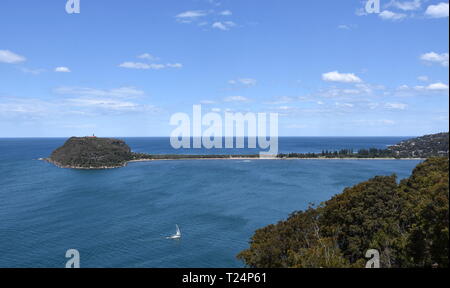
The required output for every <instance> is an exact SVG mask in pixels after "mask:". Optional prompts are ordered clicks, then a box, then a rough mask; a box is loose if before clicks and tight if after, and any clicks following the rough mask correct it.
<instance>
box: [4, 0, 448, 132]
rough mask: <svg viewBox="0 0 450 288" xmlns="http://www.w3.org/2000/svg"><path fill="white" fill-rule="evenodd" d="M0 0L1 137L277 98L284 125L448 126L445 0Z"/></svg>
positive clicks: (153, 124) (351, 128)
mask: <svg viewBox="0 0 450 288" xmlns="http://www.w3.org/2000/svg"><path fill="white" fill-rule="evenodd" d="M80 3H81V13H80V14H67V13H66V11H65V5H66V0H42V1H28V0H1V1H0V137H57V136H64V137H65V136H72V135H77V136H83V135H89V134H92V133H96V134H97V135H100V136H169V135H170V132H171V131H172V130H173V129H174V127H173V126H170V125H169V120H170V117H171V115H172V114H174V113H177V112H186V113H192V105H194V104H202V107H203V111H204V112H209V111H217V112H219V111H220V113H223V112H224V111H233V112H243V113H244V112H277V113H280V127H279V130H280V135H283V136H390V135H408V136H413V135H422V134H428V133H435V132H441V131H448V114H449V111H448V104H449V103H448V101H449V90H448V71H449V68H448V43H449V39H448V32H449V31H448V25H449V23H448V2H445V1H442V0H438V1H434V0H406V1H400V0H399V1H391V0H381V13H380V14H367V13H365V9H364V7H365V4H366V3H365V1H360V0H340V1H336V0H323V1H322V0H320V1H319V0H314V1H312V0H311V1H306V0H304V1H303V0H302V1H298V0H285V1H269V0H264V1H261V0H182V1H181V0H178V1H175V0H164V1H162V0H159V1H156V0H132V1H125V0H110V1H107V0H95V1H93V0H89V1H87V0H81V1H80Z"/></svg>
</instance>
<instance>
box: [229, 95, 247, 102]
mask: <svg viewBox="0 0 450 288" xmlns="http://www.w3.org/2000/svg"><path fill="white" fill-rule="evenodd" d="M224 101H225V102H248V101H249V99H247V98H245V97H243V96H230V97H227V98H225V99H224Z"/></svg>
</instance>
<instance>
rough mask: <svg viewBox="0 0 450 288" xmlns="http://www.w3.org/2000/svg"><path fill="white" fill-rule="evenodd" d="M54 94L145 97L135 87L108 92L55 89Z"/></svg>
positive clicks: (77, 88) (142, 92) (86, 89)
mask: <svg viewBox="0 0 450 288" xmlns="http://www.w3.org/2000/svg"><path fill="white" fill-rule="evenodd" d="M54 92H55V93H57V94H61V95H76V96H97V97H119V98H134V97H139V96H144V95H145V92H144V91H142V90H139V89H136V88H135V87H120V88H114V89H109V90H106V89H95V88H86V87H59V88H56V89H55V90H54Z"/></svg>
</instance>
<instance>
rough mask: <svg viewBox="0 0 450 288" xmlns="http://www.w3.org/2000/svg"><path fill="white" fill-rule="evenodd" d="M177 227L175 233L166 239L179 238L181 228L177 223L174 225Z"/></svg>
mask: <svg viewBox="0 0 450 288" xmlns="http://www.w3.org/2000/svg"><path fill="white" fill-rule="evenodd" d="M175 226H176V227H177V231H176V233H175V235H172V236H169V237H166V238H167V239H181V230H180V227H178V225H175Z"/></svg>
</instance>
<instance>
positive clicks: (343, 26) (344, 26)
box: [338, 24, 350, 30]
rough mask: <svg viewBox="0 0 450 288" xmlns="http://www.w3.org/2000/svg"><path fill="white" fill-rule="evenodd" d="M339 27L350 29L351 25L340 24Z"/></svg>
mask: <svg viewBox="0 0 450 288" xmlns="http://www.w3.org/2000/svg"><path fill="white" fill-rule="evenodd" d="M338 29H342V30H350V26H348V25H344V24H342V25H339V26H338Z"/></svg>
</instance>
